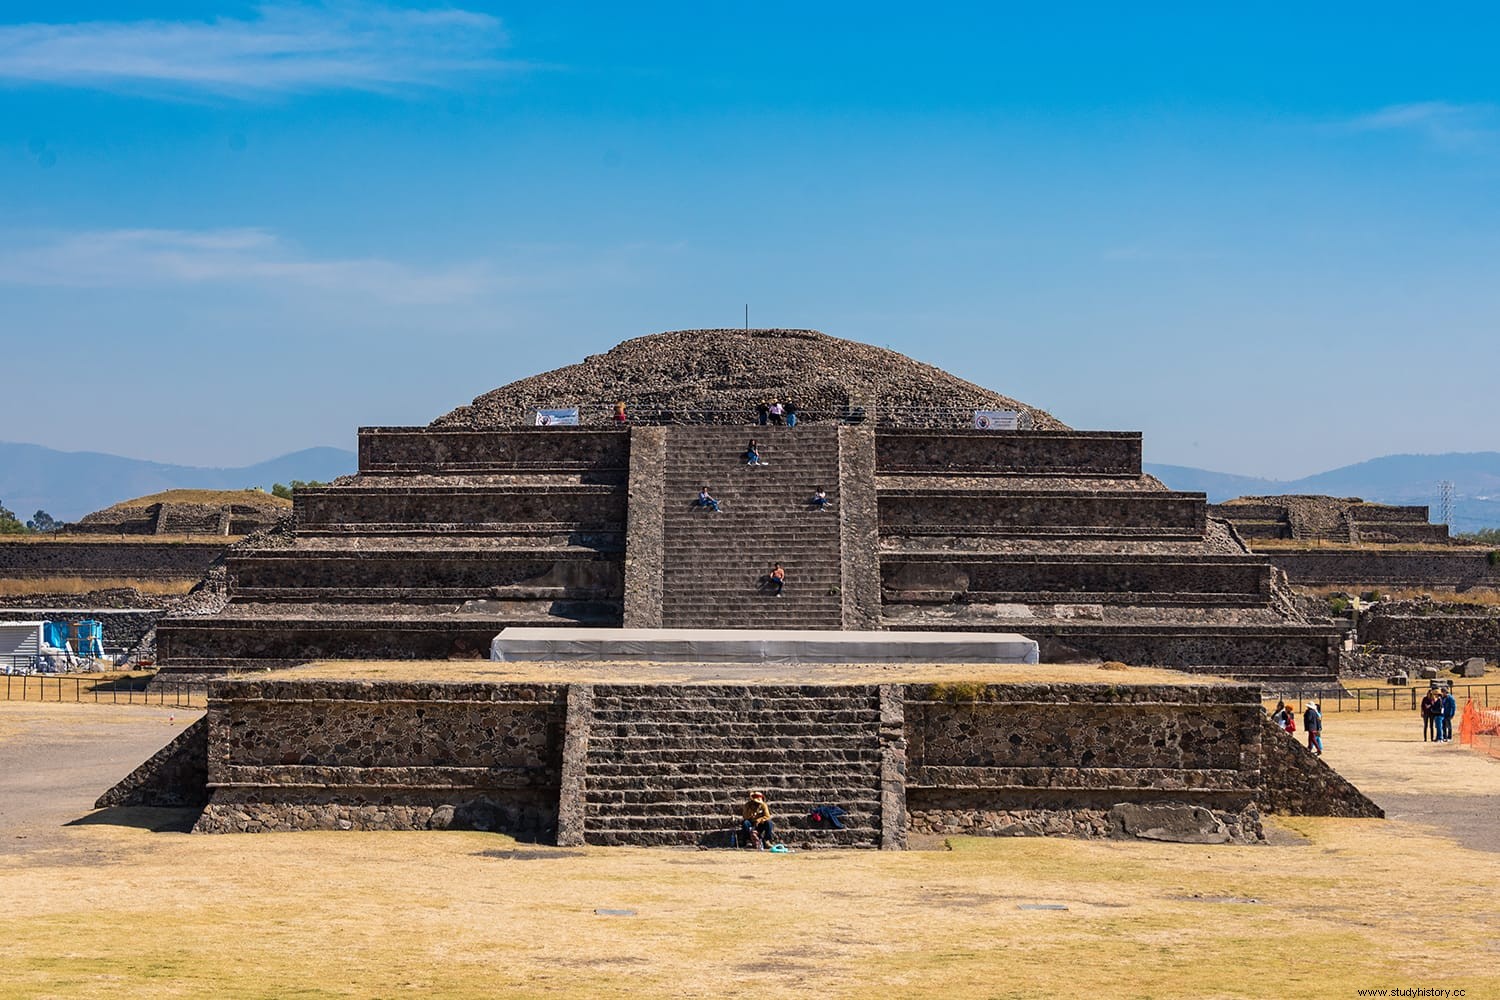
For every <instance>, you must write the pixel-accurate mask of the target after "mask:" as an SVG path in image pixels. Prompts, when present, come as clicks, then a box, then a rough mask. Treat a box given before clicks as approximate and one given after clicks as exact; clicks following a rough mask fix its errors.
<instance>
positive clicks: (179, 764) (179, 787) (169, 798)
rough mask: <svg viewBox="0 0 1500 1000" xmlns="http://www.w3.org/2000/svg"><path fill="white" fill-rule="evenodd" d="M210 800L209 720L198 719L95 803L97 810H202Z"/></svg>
mask: <svg viewBox="0 0 1500 1000" xmlns="http://www.w3.org/2000/svg"><path fill="white" fill-rule="evenodd" d="M207 802H208V720H207V718H200V719H197V720H196V721H194V722H193V723H192V724H191V725H189V726H188V727H187V728H186V729H184V730H183V731H182V732H181V733H179V734H178V735H177V737H176V738H175V739H174V740H172V742H170V743H168V744H167V745H166V746H164V747H162V748H161V749H160V750H158V751H157V752H156V753H154V754H152V755H151V757H150V758H148V759H147V760H146V762H145V763H144V764H142V765H141V766H140V767H138V768H136V769H135V770H134V771H131V772H130V773H129V774H128V775H126V776H125V777H124V778H123V779H122V780H121V781H120V782H119V783H118V784H116V785H115V786H114V787H113V788H111V789H109V791H107V792H105V793H104V794H103V795H101V796H99V799H98V801H96V802H95V803H94V808H95V809H109V808H112V807H115V806H150V807H154V808H163V809H201V808H202V807H203V806H204V805H205V804H207Z"/></svg>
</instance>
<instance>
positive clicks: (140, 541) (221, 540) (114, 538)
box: [0, 531, 245, 545]
mask: <svg viewBox="0 0 1500 1000" xmlns="http://www.w3.org/2000/svg"><path fill="white" fill-rule="evenodd" d="M244 537H245V536H244V535H203V534H199V535H189V534H181V533H178V534H165V535H112V534H108V533H99V532H93V533H80V534H73V535H70V534H65V533H55V532H50V531H49V532H31V533H29V534H25V535H0V545H43V544H46V545H55V544H57V543H58V542H64V543H73V544H77V545H99V544H109V545H183V544H186V543H189V542H191V543H194V544H196V545H217V544H224V545H228V544H230V543H231V542H237V541H239V540H240V539H241V538H244Z"/></svg>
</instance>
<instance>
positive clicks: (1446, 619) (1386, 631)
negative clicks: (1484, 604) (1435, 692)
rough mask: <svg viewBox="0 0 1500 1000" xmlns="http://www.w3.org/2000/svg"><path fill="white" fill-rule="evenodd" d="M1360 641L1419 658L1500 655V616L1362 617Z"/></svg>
mask: <svg viewBox="0 0 1500 1000" xmlns="http://www.w3.org/2000/svg"><path fill="white" fill-rule="evenodd" d="M1359 641H1360V643H1361V644H1371V645H1373V646H1375V648H1376V649H1377V650H1378V651H1379V652H1381V653H1394V654H1396V655H1399V656H1410V657H1416V658H1418V659H1433V660H1458V659H1467V658H1468V657H1470V656H1482V657H1485V658H1486V659H1495V658H1497V655H1500V615H1494V614H1472V615H1455V614H1431V615H1384V614H1380V613H1379V612H1378V610H1377V611H1375V612H1367V613H1365V614H1362V615H1361V616H1360V622H1359Z"/></svg>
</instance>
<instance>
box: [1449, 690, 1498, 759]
mask: <svg viewBox="0 0 1500 1000" xmlns="http://www.w3.org/2000/svg"><path fill="white" fill-rule="evenodd" d="M1458 742H1460V743H1466V744H1468V745H1469V746H1471V747H1473V748H1474V749H1475V750H1478V751H1480V752H1481V753H1486V754H1489V755H1490V756H1491V757H1494V758H1496V759H1497V760H1500V708H1480V707H1479V706H1478V705H1475V704H1474V702H1473V701H1469V702H1467V703H1466V704H1465V705H1464V714H1463V718H1462V719H1460V720H1459V723H1458Z"/></svg>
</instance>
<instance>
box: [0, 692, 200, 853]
mask: <svg viewBox="0 0 1500 1000" xmlns="http://www.w3.org/2000/svg"><path fill="white" fill-rule="evenodd" d="M202 714H203V713H202V712H201V711H199V710H196V709H173V708H157V707H152V706H147V705H91V704H73V703H64V704H36V703H27V702H0V854H4V853H13V852H21V851H25V850H26V849H27V848H28V847H29V846H34V845H38V844H43V843H49V842H54V843H55V842H56V840H57V831H58V830H59V828H61V827H63V826H64V825H65V824H67V823H70V822H72V821H74V820H77V819H80V818H82V817H85V816H87V815H88V814H89V813H91V812H92V811H93V808H94V800H95V799H96V798H98V797H99V795H100V794H101V793H102V792H103V791H104V790H105V789H107V788H109V786H110V785H112V784H114V783H115V782H116V781H119V780H120V779H121V778H123V777H125V775H127V774H129V773H130V772H131V771H132V770H134V769H135V767H136V765H138V764H140V763H141V762H142V761H144V760H145V759H146V758H147V757H150V756H151V755H152V754H153V753H155V752H156V751H157V750H160V749H161V748H162V747H163V746H166V744H167V743H169V742H170V741H171V740H172V738H173V737H174V736H176V734H177V733H179V732H181V731H182V729H183V727H185V726H187V725H188V724H189V723H191V722H192V721H193V720H194V719H196V718H198V717H199V716H200V715H202Z"/></svg>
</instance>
